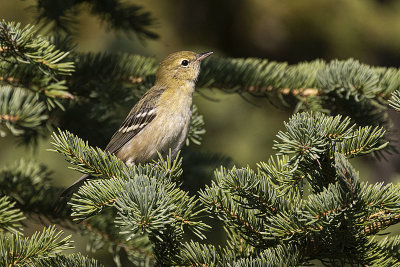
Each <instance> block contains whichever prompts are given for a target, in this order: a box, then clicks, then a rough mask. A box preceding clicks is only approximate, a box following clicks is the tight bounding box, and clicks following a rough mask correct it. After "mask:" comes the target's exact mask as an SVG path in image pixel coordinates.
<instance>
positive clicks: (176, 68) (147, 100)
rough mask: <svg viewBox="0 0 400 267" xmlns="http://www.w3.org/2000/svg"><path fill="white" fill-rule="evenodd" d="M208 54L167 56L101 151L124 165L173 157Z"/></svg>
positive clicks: (184, 132) (185, 128)
mask: <svg viewBox="0 0 400 267" xmlns="http://www.w3.org/2000/svg"><path fill="white" fill-rule="evenodd" d="M211 54H212V52H206V53H202V54H197V53H194V52H191V51H181V52H176V53H173V54H170V55H169V56H167V57H166V58H165V59H164V60H163V61H162V62H161V63H160V66H159V68H158V70H157V73H156V81H155V84H154V86H153V87H152V88H151V89H150V90H148V91H147V92H146V93H145V94H144V95H143V97H142V98H141V99H140V100H139V101H138V102H137V103H136V105H135V106H134V107H133V108H132V110H131V111H130V112H129V114H128V116H127V117H126V118H125V120H124V122H123V123H122V124H121V126H120V127H119V129H118V130H117V131H116V132H115V134H114V135H113V136H112V137H111V140H110V142H109V143H108V145H107V147H106V148H105V150H106V151H108V152H110V153H111V154H115V155H116V156H117V157H118V158H120V159H121V160H122V161H124V162H125V163H126V164H127V165H133V164H135V163H146V162H150V161H151V160H153V159H155V158H157V155H158V153H157V152H159V153H161V155H165V154H167V153H168V152H169V150H170V149H171V151H172V156H173V157H175V155H176V154H177V152H178V151H179V149H181V147H182V145H183V143H184V142H185V140H186V137H187V134H188V132H189V127H190V120H191V117H192V96H193V92H194V89H195V82H196V80H197V77H198V75H199V72H200V63H201V61H202V60H204V59H205V58H207V57H208V56H210V55H211ZM88 177H89V175H87V174H85V175H83V176H82V177H81V178H79V179H78V180H77V181H76V182H75V183H74V184H72V185H71V186H70V187H69V188H67V189H66V190H65V191H64V192H63V194H62V195H63V196H68V195H70V193H71V192H72V191H74V189H75V187H76V186H78V185H80V184H81V183H82V181H84V180H85V179H86V178H88Z"/></svg>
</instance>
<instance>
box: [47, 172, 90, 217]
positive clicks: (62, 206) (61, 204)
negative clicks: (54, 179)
mask: <svg viewBox="0 0 400 267" xmlns="http://www.w3.org/2000/svg"><path fill="white" fill-rule="evenodd" d="M89 177H90V175H88V174H84V175H82V176H81V178H79V179H78V180H77V181H76V182H75V183H73V184H72V185H71V186H70V187H68V188H67V189H65V190H64V191H63V192H62V193H61V195H60V199H59V200H58V201H57V202H58V203H57V204H56V205H55V209H54V211H55V213H56V214H58V215H60V214H64V213H65V212H66V210H69V208H68V207H67V204H68V201H69V200H70V199H71V196H72V194H73V193H74V192H75V191H76V190H77V189H78V188H79V187H80V186H81V185H82V184H83V183H84V182H85V180H86V179H87V178H89Z"/></svg>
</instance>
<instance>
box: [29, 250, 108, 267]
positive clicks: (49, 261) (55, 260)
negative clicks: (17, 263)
mask: <svg viewBox="0 0 400 267" xmlns="http://www.w3.org/2000/svg"><path fill="white" fill-rule="evenodd" d="M32 265H33V266H81V267H102V266H104V265H102V264H101V263H100V262H99V261H97V260H95V259H91V258H88V257H84V256H82V255H81V254H79V253H78V254H71V255H68V256H65V255H55V256H54V257H46V258H39V259H32V260H31V261H30V264H27V265H25V266H32Z"/></svg>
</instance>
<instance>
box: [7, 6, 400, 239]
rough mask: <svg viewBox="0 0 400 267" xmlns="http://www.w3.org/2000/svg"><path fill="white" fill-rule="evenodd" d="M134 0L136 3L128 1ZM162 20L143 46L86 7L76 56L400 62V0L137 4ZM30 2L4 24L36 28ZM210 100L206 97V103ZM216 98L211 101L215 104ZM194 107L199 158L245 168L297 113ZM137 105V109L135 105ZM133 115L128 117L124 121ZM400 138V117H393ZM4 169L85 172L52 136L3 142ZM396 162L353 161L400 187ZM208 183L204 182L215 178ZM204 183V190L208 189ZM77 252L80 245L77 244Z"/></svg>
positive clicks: (68, 178) (64, 179)
mask: <svg viewBox="0 0 400 267" xmlns="http://www.w3.org/2000/svg"><path fill="white" fill-rule="evenodd" d="M126 2H129V1H126ZM131 2H132V3H135V4H138V5H141V6H143V7H144V8H145V10H147V11H150V12H151V13H152V14H153V17H154V18H155V25H154V27H153V30H154V31H155V32H156V33H157V34H159V36H160V37H159V39H156V40H150V41H148V40H146V41H141V40H138V39H135V38H131V37H129V36H126V35H125V34H124V33H116V32H110V31H107V29H106V27H105V25H103V24H101V23H100V22H99V20H98V19H97V18H95V17H93V16H91V15H89V13H87V12H86V11H85V10H84V7H82V12H81V13H80V15H79V24H78V25H77V31H76V32H75V33H74V37H73V38H74V41H75V42H76V43H77V50H78V51H85V52H88V51H93V52H98V51H108V52H128V53H138V54H142V55H146V56H154V57H156V58H157V60H161V59H162V58H163V57H164V56H166V55H167V54H169V53H170V52H174V51H178V50H194V51H198V52H205V51H214V52H215V54H216V55H218V56H228V57H260V58H267V59H269V60H276V61H287V62H289V63H290V64H296V63H299V62H301V61H308V60H313V59H316V58H322V59H325V60H330V59H334V58H338V59H347V58H349V57H352V58H355V59H358V60H360V61H361V62H363V63H367V64H371V65H379V66H386V67H388V66H393V67H397V68H398V67H399V64H400V1H395V0H330V1H329V0H301V1H299V0H281V1H273V0H219V1H215V0H204V1H196V0H185V1H179V0H169V1H162V0H137V1H131ZM31 5H32V1H28V0H27V1H16V0H8V1H7V0H0V18H1V19H5V20H7V21H19V22H21V23H23V24H28V23H32V24H34V23H35V14H34V13H33V10H32V9H31V8H29V7H30V6H31ZM205 96H207V97H205ZM210 98H211V100H210ZM194 102H195V103H196V104H197V105H198V107H199V111H200V113H201V114H203V115H204V118H205V122H206V130H207V133H206V134H205V136H204V139H203V143H202V145H201V146H198V147H196V145H192V146H195V147H192V148H191V149H195V150H197V151H199V152H204V153H206V152H211V153H221V154H223V155H226V156H228V157H231V158H232V159H233V161H234V163H235V164H237V165H239V166H246V165H249V166H251V167H255V165H256V163H257V162H259V161H265V160H267V159H268V157H269V156H270V155H272V154H273V153H274V151H273V150H272V145H273V140H274V137H275V134H276V133H277V132H278V131H279V130H281V129H283V121H284V120H287V119H288V118H289V116H290V115H291V114H290V110H284V109H282V108H280V109H278V108H276V107H274V106H273V105H271V104H270V103H269V102H268V100H267V99H265V98H261V99H256V98H252V97H247V98H246V99H243V98H242V97H240V96H238V95H235V94H226V93H222V92H221V91H219V90H201V94H196V96H195V98H194ZM127 108H130V107H127ZM124 116H125V114H121V119H122V118H123V117H124ZM390 116H391V118H392V120H393V123H394V130H393V131H392V132H390V134H391V136H392V139H397V136H398V129H399V124H400V123H399V120H398V117H399V115H398V114H396V113H393V112H391V113H390ZM0 148H1V150H0V167H1V166H3V165H4V164H7V163H11V162H14V161H15V160H16V159H18V158H20V157H22V156H23V157H26V158H30V157H32V156H34V157H36V158H37V161H39V162H43V163H45V164H46V165H48V166H49V167H50V168H51V170H53V172H54V179H55V181H54V183H55V184H57V185H62V186H67V185H69V184H71V183H72V182H73V181H74V180H75V179H76V178H77V177H78V176H79V174H78V173H76V172H74V171H71V170H69V169H68V168H67V167H68V164H67V163H66V162H65V161H64V159H63V157H62V156H61V155H58V154H56V153H52V152H47V151H46V149H48V148H51V145H50V143H49V140H48V139H42V140H41V141H40V143H39V145H38V146H37V147H36V148H34V149H33V148H27V147H16V143H15V140H14V139H13V138H12V137H6V138H1V139H0ZM398 159H399V156H398V155H387V159H386V160H383V161H380V162H377V161H376V159H370V158H364V159H362V160H358V161H353V162H352V163H353V164H354V165H355V167H356V168H357V169H359V170H360V174H361V177H362V178H363V179H364V180H368V181H371V182H376V181H392V182H398V181H399V179H398V176H397V173H398V172H399V171H400V161H399V160H398ZM211 176H212V173H211V172H210V177H207V178H206V179H205V180H204V182H203V184H204V183H208V182H209V180H210V179H211ZM200 186H202V185H201V184H200ZM76 245H77V246H79V242H77V244H76Z"/></svg>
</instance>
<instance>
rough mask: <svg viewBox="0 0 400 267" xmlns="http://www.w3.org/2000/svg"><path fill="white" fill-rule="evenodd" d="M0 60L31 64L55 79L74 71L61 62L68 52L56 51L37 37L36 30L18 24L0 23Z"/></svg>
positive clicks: (47, 42) (70, 65)
mask: <svg viewBox="0 0 400 267" xmlns="http://www.w3.org/2000/svg"><path fill="white" fill-rule="evenodd" d="M0 47H1V48H2V51H1V52H0V58H2V59H3V60H6V61H7V60H10V59H11V58H12V59H15V60H16V62H15V63H17V62H20V63H24V64H33V65H35V66H36V67H37V68H38V69H39V70H41V71H42V72H43V73H44V74H46V75H49V76H51V77H54V78H55V75H56V74H61V75H68V74H70V73H71V72H72V71H73V70H74V64H73V63H72V62H62V61H63V59H64V58H66V57H67V56H68V54H69V53H68V52H62V51H59V50H56V49H55V47H54V45H52V44H51V43H50V42H49V41H48V40H46V39H44V38H43V37H41V36H38V35H37V32H36V28H35V27H34V26H31V25H27V26H25V27H24V28H22V29H21V28H20V24H19V23H17V24H16V23H12V22H11V23H7V22H5V21H4V20H3V21H1V22H0Z"/></svg>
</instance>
